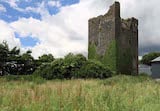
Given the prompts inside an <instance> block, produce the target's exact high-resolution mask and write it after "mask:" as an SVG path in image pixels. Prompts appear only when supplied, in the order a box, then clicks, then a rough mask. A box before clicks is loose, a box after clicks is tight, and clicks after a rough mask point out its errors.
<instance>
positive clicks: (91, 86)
mask: <svg viewBox="0 0 160 111" xmlns="http://www.w3.org/2000/svg"><path fill="white" fill-rule="evenodd" d="M159 110H160V83H159V82H155V81H154V80H151V79H149V78H147V77H131V76H115V77H113V78H109V79H106V80H95V79H94V80H63V81H61V80H53V81H46V82H44V83H41V84H38V83H35V82H31V81H30V82H29V81H22V80H21V81H7V80H5V79H4V78H1V79H0V111H159Z"/></svg>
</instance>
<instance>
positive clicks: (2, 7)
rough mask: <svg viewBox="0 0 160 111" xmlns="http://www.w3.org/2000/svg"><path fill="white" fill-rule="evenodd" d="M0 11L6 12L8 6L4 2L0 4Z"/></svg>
mask: <svg viewBox="0 0 160 111" xmlns="http://www.w3.org/2000/svg"><path fill="white" fill-rule="evenodd" d="M0 12H6V8H5V7H4V6H3V5H2V4H0Z"/></svg>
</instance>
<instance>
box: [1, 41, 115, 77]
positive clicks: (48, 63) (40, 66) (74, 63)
mask: <svg viewBox="0 0 160 111" xmlns="http://www.w3.org/2000/svg"><path fill="white" fill-rule="evenodd" d="M31 53H32V52H31V51H30V50H28V51H26V52H25V53H23V54H21V53H20V49H19V48H17V47H14V48H13V49H9V47H8V44H7V42H3V43H1V44H0V75H1V76H4V75H18V76H21V75H34V77H42V78H45V79H47V80H51V79H71V78H101V79H103V78H108V77H110V76H111V75H112V72H111V71H110V70H109V69H108V68H107V67H105V66H104V65H103V64H102V63H100V62H98V61H95V60H87V59H86V57H84V56H83V55H82V54H76V55H74V54H72V53H69V54H67V55H66V56H65V57H64V58H57V59H55V58H54V56H53V55H52V54H44V55H42V56H40V57H39V58H38V59H34V58H33V57H32V55H31Z"/></svg>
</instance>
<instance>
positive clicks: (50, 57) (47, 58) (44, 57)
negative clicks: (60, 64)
mask: <svg viewBox="0 0 160 111" xmlns="http://www.w3.org/2000/svg"><path fill="white" fill-rule="evenodd" d="M53 60H54V57H53V55H52V54H44V55H42V56H40V57H39V61H40V62H41V63H44V62H52V61H53Z"/></svg>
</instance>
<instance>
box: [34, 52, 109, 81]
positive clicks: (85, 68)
mask: <svg viewBox="0 0 160 111" xmlns="http://www.w3.org/2000/svg"><path fill="white" fill-rule="evenodd" d="M111 74H112V73H111V72H110V70H108V69H107V68H106V67H105V66H104V65H103V64H101V63H100V62H97V61H92V60H88V61H87V60H86V58H85V57H84V56H83V55H81V54H77V55H74V54H72V53H69V54H68V55H66V56H65V58H64V59H56V60H54V61H53V62H52V63H50V64H42V65H41V66H40V67H39V68H38V69H37V70H36V71H35V72H34V75H40V76H41V77H43V78H45V79H48V80H51V79H70V78H107V77H110V76H111Z"/></svg>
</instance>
